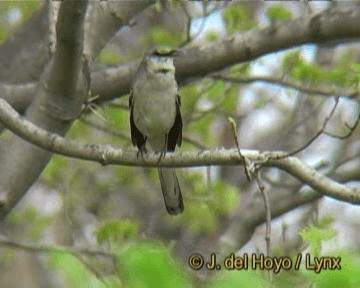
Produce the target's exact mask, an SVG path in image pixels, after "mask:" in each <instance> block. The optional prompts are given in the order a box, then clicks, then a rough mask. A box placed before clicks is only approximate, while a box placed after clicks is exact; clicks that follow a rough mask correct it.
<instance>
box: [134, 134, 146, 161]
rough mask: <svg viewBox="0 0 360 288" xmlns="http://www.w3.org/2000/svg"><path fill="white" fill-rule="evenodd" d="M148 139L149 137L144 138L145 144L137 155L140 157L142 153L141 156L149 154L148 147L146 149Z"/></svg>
mask: <svg viewBox="0 0 360 288" xmlns="http://www.w3.org/2000/svg"><path fill="white" fill-rule="evenodd" d="M146 140H147V137H145V139H144V144H143V145H142V146H141V147H140V148H139V150H138V152H137V154H136V157H137V158H138V159H139V155H141V158H144V154H147V149H146Z"/></svg>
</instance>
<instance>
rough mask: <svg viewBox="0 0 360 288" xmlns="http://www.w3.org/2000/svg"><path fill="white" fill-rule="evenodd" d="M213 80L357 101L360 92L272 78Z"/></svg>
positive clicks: (218, 76)
mask: <svg viewBox="0 0 360 288" xmlns="http://www.w3.org/2000/svg"><path fill="white" fill-rule="evenodd" d="M208 77H209V78H211V79H216V80H222V81H225V82H230V83H238V84H250V83H254V82H265V83H269V84H275V85H280V86H283V87H285V88H291V89H295V90H297V91H300V92H302V93H307V94H315V95H320V96H327V97H331V96H337V97H345V98H350V99H356V98H357V97H358V96H359V95H360V92H359V91H357V90H355V89H354V90H345V91H338V90H337V89H329V88H327V87H306V86H304V85H302V84H297V83H295V82H292V81H287V80H284V79H280V78H276V77H271V76H249V77H233V76H227V75H223V74H219V73H214V74H210V75H209V76H208Z"/></svg>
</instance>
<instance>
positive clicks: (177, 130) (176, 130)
mask: <svg viewBox="0 0 360 288" xmlns="http://www.w3.org/2000/svg"><path fill="white" fill-rule="evenodd" d="M180 107H181V98H180V96H179V95H178V96H177V98H176V117H175V121H174V125H173V126H172V128H171V129H170V131H169V134H168V141H167V150H168V151H174V150H175V147H176V144H177V145H178V146H179V147H180V146H181V142H182V119H181V111H180Z"/></svg>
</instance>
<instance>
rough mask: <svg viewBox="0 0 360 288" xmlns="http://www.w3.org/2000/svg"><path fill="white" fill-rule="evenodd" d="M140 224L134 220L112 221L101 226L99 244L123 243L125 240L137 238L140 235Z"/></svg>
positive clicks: (97, 237)
mask: <svg viewBox="0 0 360 288" xmlns="http://www.w3.org/2000/svg"><path fill="white" fill-rule="evenodd" d="M138 229H139V227H138V223H137V222H136V221H134V220H129V219H126V220H110V221H107V222H106V223H104V224H103V225H102V226H100V227H99V228H98V230H97V233H96V239H97V241H98V243H99V244H102V243H104V242H105V241H108V242H109V243H117V244H119V243H121V242H123V241H124V240H125V239H129V238H135V237H136V236H137V234H138Z"/></svg>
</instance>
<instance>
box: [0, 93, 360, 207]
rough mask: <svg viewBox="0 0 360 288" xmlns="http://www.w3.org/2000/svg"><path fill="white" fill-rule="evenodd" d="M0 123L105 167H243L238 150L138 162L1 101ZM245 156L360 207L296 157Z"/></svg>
mask: <svg viewBox="0 0 360 288" xmlns="http://www.w3.org/2000/svg"><path fill="white" fill-rule="evenodd" d="M0 120H1V121H2V122H3V123H4V124H5V126H6V127H7V128H8V129H9V130H11V131H12V132H14V133H16V134H18V135H19V136H20V137H22V138H24V139H25V140H27V141H29V142H31V143H33V144H35V145H39V146H40V147H42V148H43V149H47V150H50V151H52V152H54V153H59V154H61V155H64V156H68V157H73V158H78V159H83V160H90V161H96V162H99V163H101V164H103V165H108V164H117V165H125V166H146V167H158V166H161V167H194V166H211V165H238V164H243V158H242V157H240V156H239V152H238V150H237V149H229V150H225V149H221V150H205V151H200V152H183V153H167V154H166V156H165V158H163V159H162V160H161V161H160V163H158V160H159V155H157V154H155V153H151V154H148V155H146V157H144V158H142V159H138V157H137V153H135V152H132V151H127V150H123V149H115V148H113V147H111V146H104V145H89V144H82V143H80V142H78V141H74V140H68V139H64V138H62V137H61V136H59V135H56V134H54V133H50V132H47V131H45V130H43V129H41V128H39V127H36V126H35V125H34V124H32V123H31V122H29V121H27V120H25V119H23V118H22V117H21V116H20V115H19V114H18V113H17V112H16V111H15V110H13V109H12V108H11V106H10V105H9V104H7V103H6V102H5V101H4V100H2V99H0ZM242 155H243V156H244V157H245V158H246V159H247V160H249V161H252V162H255V163H256V165H260V166H265V167H277V168H280V169H282V170H284V171H286V172H287V173H289V174H291V175H292V176H294V177H295V178H297V179H298V180H300V181H302V182H303V183H304V184H307V185H309V186H311V187H312V188H313V189H314V190H316V191H318V192H319V193H321V194H323V195H326V196H329V197H332V198H335V199H338V200H341V201H346V202H349V203H354V204H360V187H348V186H346V185H342V184H339V183H337V182H335V181H334V180H331V179H330V178H328V177H326V176H324V175H322V174H320V173H319V172H317V171H316V170H314V169H312V168H310V167H308V166H307V165H305V164H304V163H303V162H301V161H300V160H299V159H297V158H295V157H286V158H282V159H279V157H283V156H284V155H286V153H284V152H258V151H253V150H243V151H242Z"/></svg>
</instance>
